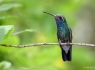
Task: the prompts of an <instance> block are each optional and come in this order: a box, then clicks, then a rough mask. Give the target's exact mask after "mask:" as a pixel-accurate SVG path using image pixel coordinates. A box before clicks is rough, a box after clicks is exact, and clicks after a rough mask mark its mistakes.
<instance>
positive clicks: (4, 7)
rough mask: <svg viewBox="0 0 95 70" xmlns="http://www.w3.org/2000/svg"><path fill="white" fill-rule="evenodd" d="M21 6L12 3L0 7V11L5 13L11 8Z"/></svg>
mask: <svg viewBox="0 0 95 70" xmlns="http://www.w3.org/2000/svg"><path fill="white" fill-rule="evenodd" d="M20 6H21V4H17V3H12V4H3V5H1V6H0V11H7V10H10V9H11V8H13V7H20Z"/></svg>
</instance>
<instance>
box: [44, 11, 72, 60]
mask: <svg viewBox="0 0 95 70" xmlns="http://www.w3.org/2000/svg"><path fill="white" fill-rule="evenodd" d="M43 12H44V13H46V14H49V15H51V16H53V17H54V18H55V21H56V25H57V38H58V42H59V45H60V48H61V50H62V59H63V61H71V58H72V57H71V56H72V45H70V44H67V45H61V43H72V30H71V28H70V27H69V26H68V24H67V21H66V19H65V17H64V16H62V15H61V14H56V15H54V14H51V13H49V12H45V11H43Z"/></svg>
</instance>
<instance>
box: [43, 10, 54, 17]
mask: <svg viewBox="0 0 95 70" xmlns="http://www.w3.org/2000/svg"><path fill="white" fill-rule="evenodd" d="M43 12H44V13H46V14H49V15H51V16H53V17H54V18H56V15H54V14H51V13H49V12H46V11H43Z"/></svg>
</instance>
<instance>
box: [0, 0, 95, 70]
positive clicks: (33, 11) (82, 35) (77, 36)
mask: <svg viewBox="0 0 95 70" xmlns="http://www.w3.org/2000/svg"><path fill="white" fill-rule="evenodd" d="M43 11H47V12H51V13H53V14H58V13H59V14H63V15H64V16H65V17H66V19H67V22H68V25H69V26H70V27H71V28H72V31H73V42H82V43H83V42H84V43H95V28H94V26H95V0H37V1H35V0H0V26H4V25H5V26H6V25H14V26H12V27H11V28H10V26H7V27H8V29H9V30H10V31H9V30H8V29H7V27H5V29H6V30H5V31H7V30H8V31H9V32H10V33H7V35H6V36H9V37H4V39H3V33H2V30H1V31H0V41H2V42H0V43H5V44H16V45H19V44H30V43H40V42H57V37H56V23H55V20H54V18H53V17H51V16H49V15H47V14H44V13H43ZM14 27H15V31H14ZM25 30H26V31H25ZM12 31H14V33H13V34H12ZM19 31H24V32H23V33H20V34H16V32H19ZM9 34H11V35H9ZM4 35H5V34H4ZM1 39H2V40H1ZM94 53H95V49H94V48H92V47H91V48H90V47H84V46H81V47H77V46H73V51H72V61H71V62H63V61H62V58H61V50H60V48H59V46H50V47H49V46H43V47H41V46H40V47H29V48H23V49H22V48H9V47H8V48H6V47H0V70H5V69H6V70H32V69H33V70H63V69H65V70H76V69H77V70H84V69H89V70H91V69H95V56H94Z"/></svg>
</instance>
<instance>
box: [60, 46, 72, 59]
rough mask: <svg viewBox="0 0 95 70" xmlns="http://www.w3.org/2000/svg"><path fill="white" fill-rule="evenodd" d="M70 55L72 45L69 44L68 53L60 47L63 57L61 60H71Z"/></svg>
mask: <svg viewBox="0 0 95 70" xmlns="http://www.w3.org/2000/svg"><path fill="white" fill-rule="evenodd" d="M71 55H72V46H71V47H70V49H69V50H68V53H66V52H65V51H64V50H63V49H62V59H63V61H71Z"/></svg>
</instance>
